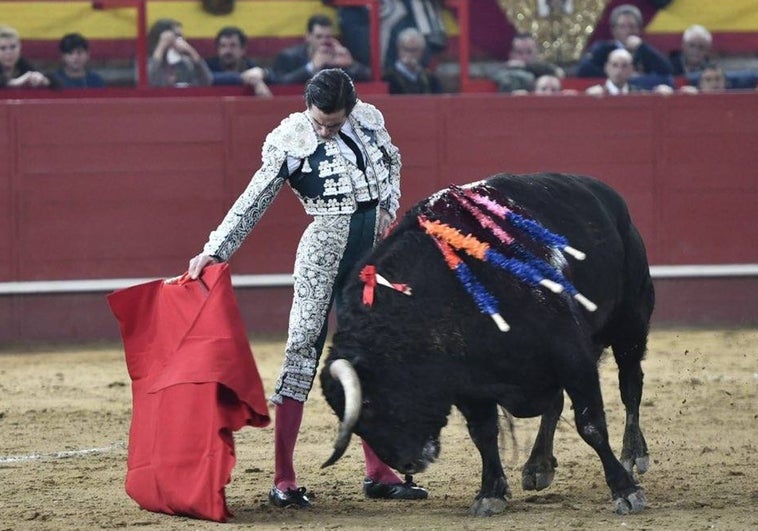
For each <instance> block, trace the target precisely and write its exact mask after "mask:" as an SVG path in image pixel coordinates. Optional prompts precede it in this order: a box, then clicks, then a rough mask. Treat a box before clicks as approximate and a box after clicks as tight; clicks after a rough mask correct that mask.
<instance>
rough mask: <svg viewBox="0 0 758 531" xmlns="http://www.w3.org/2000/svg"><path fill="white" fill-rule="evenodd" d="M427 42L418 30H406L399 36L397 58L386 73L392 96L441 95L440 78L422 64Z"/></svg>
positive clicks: (385, 77)
mask: <svg viewBox="0 0 758 531" xmlns="http://www.w3.org/2000/svg"><path fill="white" fill-rule="evenodd" d="M425 48H426V41H425V40H424V36H423V35H422V34H421V32H420V31H419V30H417V29H416V28H405V29H404V30H403V31H401V32H400V33H399V34H398V36H397V56H398V59H397V61H395V64H394V66H392V67H390V68H388V69H387V71H386V72H385V73H384V80H385V81H387V83H389V92H390V94H439V93H440V92H442V84H441V83H440V80H439V78H438V77H437V76H436V75H435V74H434V73H433V72H431V71H430V70H429V69H428V68H425V67H424V65H422V64H421V58H422V56H423V55H424V49H425Z"/></svg>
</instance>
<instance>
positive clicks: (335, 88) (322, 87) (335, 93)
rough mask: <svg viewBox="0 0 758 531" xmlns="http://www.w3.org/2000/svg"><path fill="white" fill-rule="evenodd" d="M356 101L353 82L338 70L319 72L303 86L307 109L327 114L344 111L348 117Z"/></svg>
mask: <svg viewBox="0 0 758 531" xmlns="http://www.w3.org/2000/svg"><path fill="white" fill-rule="evenodd" d="M357 101H358V96H357V95H356V93H355V85H353V80H352V79H350V76H348V75H347V74H346V73H345V72H344V71H343V70H341V69H339V68H327V69H325V70H321V71H319V72H318V73H317V74H316V75H315V76H313V77H312V78H311V79H310V81H308V84H307V85H306V86H305V104H306V105H307V106H308V108H310V107H311V106H315V107H316V108H318V109H319V110H321V111H322V112H325V113H327V114H331V113H334V112H337V111H339V110H341V109H345V114H346V115H349V114H350V112H351V111H352V110H353V107H355V103H356V102H357Z"/></svg>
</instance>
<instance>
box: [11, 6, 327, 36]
mask: <svg viewBox="0 0 758 531" xmlns="http://www.w3.org/2000/svg"><path fill="white" fill-rule="evenodd" d="M316 13H325V14H327V15H330V16H331V17H332V19H333V20H335V21H336V16H335V12H334V9H331V8H328V7H325V6H324V5H323V4H322V3H321V2H320V1H318V0H269V1H263V0H261V1H248V2H236V4H235V8H234V11H233V12H232V13H230V14H228V15H211V14H209V13H206V12H205V11H203V9H202V7H201V3H200V2H199V1H197V0H191V1H190V0H188V1H186V2H177V1H171V2H161V1H155V2H148V3H147V19H148V26H149V25H150V24H151V23H152V22H153V21H155V20H157V19H159V18H174V19H177V20H179V21H180V22H181V23H182V25H183V27H184V33H185V35H186V36H187V37H189V38H213V37H215V35H216V32H217V31H218V30H219V29H220V28H221V27H223V26H239V27H240V28H242V29H243V30H244V31H245V33H247V34H248V36H250V37H253V38H254V37H297V36H301V35H305V32H306V22H307V20H308V17H310V16H311V15H313V14H316ZM0 24H7V25H9V26H13V27H14V28H16V29H17V30H18V32H19V33H20V34H21V38H22V40H23V39H35V40H57V39H59V38H60V37H61V36H63V35H64V34H66V33H70V32H79V33H81V34H83V35H84V36H85V37H87V38H88V39H128V38H134V37H135V36H136V35H137V12H136V9H128V8H119V9H108V10H94V9H92V4H91V2H77V1H72V2H0Z"/></svg>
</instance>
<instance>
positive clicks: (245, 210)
mask: <svg viewBox="0 0 758 531" xmlns="http://www.w3.org/2000/svg"><path fill="white" fill-rule="evenodd" d="M286 158H287V157H286V153H285V152H283V151H280V150H278V149H276V148H273V146H268V149H267V148H266V145H265V144H264V152H263V165H262V166H261V168H260V169H259V170H258V171H257V172H256V173H255V175H254V176H253V178H252V179H251V180H250V184H248V185H247V188H246V189H245V191H244V192H242V194H241V195H240V196H239V197H238V198H237V200H236V201H235V202H234V204H233V205H232V207H231V208H230V209H229V212H227V214H226V216H225V217H224V219H223V221H222V222H221V224H220V225H219V226H218V228H217V229H216V230H214V231H213V232H211V234H210V236H209V237H208V242H207V243H206V244H205V247H204V248H203V252H204V253H205V254H209V255H212V256H218V257H219V258H221V259H222V260H228V259H229V258H230V257H231V256H232V255H233V254H234V252H235V251H236V250H237V249H238V248H239V246H240V245H241V244H242V242H243V241H244V239H245V238H246V237H247V235H248V234H249V233H250V231H251V230H252V229H253V227H255V225H256V224H257V223H258V221H260V219H261V218H262V217H263V214H264V213H265V212H266V209H267V208H268V207H269V205H271V203H272V202H273V201H274V198H275V197H276V195H277V194H278V193H279V190H281V188H282V185H283V184H284V182H285V180H286V178H287V167H286V165H285V164H284V162H285V160H286Z"/></svg>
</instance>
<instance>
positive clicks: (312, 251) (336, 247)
mask: <svg viewBox="0 0 758 531" xmlns="http://www.w3.org/2000/svg"><path fill="white" fill-rule="evenodd" d="M378 216H379V209H378V207H372V208H369V209H365V210H359V211H358V212H355V213H354V214H352V215H345V214H341V215H325V216H316V217H315V218H314V219H313V221H312V222H311V224H310V225H308V227H307V228H306V229H305V232H304V233H303V236H302V238H301V239H300V243H299V244H298V248H297V254H296V256H295V272H294V277H295V289H294V294H293V298H292V308H291V309H290V317H289V329H288V337H287V344H286V346H285V351H284V363H283V365H282V369H281V373H280V375H279V379H278V380H277V382H276V388H275V391H274V394H273V395H272V396H271V402H273V403H274V404H281V403H282V401H283V400H284V398H285V397H288V398H292V399H294V400H297V401H299V402H305V401H306V400H307V398H308V393H309V392H310V390H311V387H312V386H313V380H314V378H315V377H316V370H317V368H318V360H319V358H320V357H321V351H322V350H323V348H324V343H325V342H326V336H327V324H328V319H329V311H330V309H331V306H332V302H333V301H335V300H336V303H337V308H338V309H339V308H340V307H341V305H342V300H341V291H342V287H343V286H344V284H345V282H346V281H347V279H348V274H349V273H350V272H351V270H352V269H353V266H354V265H355V264H356V263H357V262H358V261H359V260H360V259H361V258H363V257H364V256H365V255H366V254H367V253H368V252H369V251H370V250H371V248H372V247H373V246H374V242H375V241H376V237H377V227H378V225H379V224H378Z"/></svg>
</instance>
